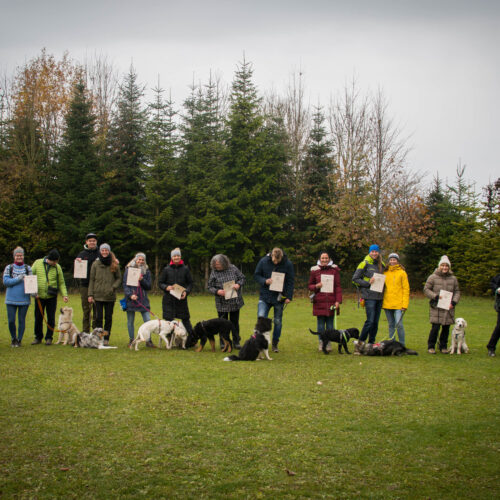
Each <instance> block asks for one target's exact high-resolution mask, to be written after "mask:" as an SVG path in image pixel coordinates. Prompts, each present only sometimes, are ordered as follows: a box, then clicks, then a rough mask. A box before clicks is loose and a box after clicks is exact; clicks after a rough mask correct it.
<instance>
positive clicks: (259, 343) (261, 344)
mask: <svg viewBox="0 0 500 500" xmlns="http://www.w3.org/2000/svg"><path fill="white" fill-rule="evenodd" d="M272 327H273V320H272V319H271V318H263V317H259V318H258V319H257V324H256V325H255V329H254V331H253V335H252V336H251V337H250V338H249V339H248V340H247V341H246V342H245V343H244V344H243V347H242V348H241V349H240V352H239V354H238V356H235V355H233V356H228V357H227V358H224V361H255V360H256V359H259V358H262V359H263V358H264V357H265V358H266V359H268V360H269V361H272V358H270V357H269V343H270V342H271V330H272Z"/></svg>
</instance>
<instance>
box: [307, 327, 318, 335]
mask: <svg viewBox="0 0 500 500" xmlns="http://www.w3.org/2000/svg"><path fill="white" fill-rule="evenodd" d="M309 331H310V332H311V333H312V334H313V335H319V333H318V332H313V331H312V330H311V329H310V328H309Z"/></svg>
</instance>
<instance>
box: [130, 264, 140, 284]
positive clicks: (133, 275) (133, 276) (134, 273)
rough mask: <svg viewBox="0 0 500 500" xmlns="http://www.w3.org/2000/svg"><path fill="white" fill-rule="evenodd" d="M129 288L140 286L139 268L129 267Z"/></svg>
mask: <svg viewBox="0 0 500 500" xmlns="http://www.w3.org/2000/svg"><path fill="white" fill-rule="evenodd" d="M127 269H128V271H127V286H139V278H140V277H141V270H140V269H139V268H138V267H127Z"/></svg>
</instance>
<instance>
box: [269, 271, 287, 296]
mask: <svg viewBox="0 0 500 500" xmlns="http://www.w3.org/2000/svg"><path fill="white" fill-rule="evenodd" d="M271 279H272V280H273V282H272V283H271V284H270V285H269V290H272V291H273V292H282V291H283V286H284V284H285V273H277V272H273V273H271Z"/></svg>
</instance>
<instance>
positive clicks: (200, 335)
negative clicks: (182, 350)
mask: <svg viewBox="0 0 500 500" xmlns="http://www.w3.org/2000/svg"><path fill="white" fill-rule="evenodd" d="M233 328H234V326H233V324H232V323H231V321H229V320H227V319H224V318H214V319H208V320H207V321H200V322H199V323H196V325H195V326H194V329H193V332H194V337H193V338H190V339H188V342H187V344H186V345H194V344H196V342H198V339H199V340H200V345H199V346H198V347H197V348H196V352H200V351H201V350H202V349H203V347H205V344H206V343H207V339H208V340H209V341H210V345H211V346H212V352H215V338H214V337H215V335H217V334H219V335H220V336H221V339H222V340H223V341H224V348H223V349H222V351H223V352H231V351H232V350H233V343H232V342H231V337H230V333H231V332H233ZM233 334H234V333H233Z"/></svg>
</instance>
